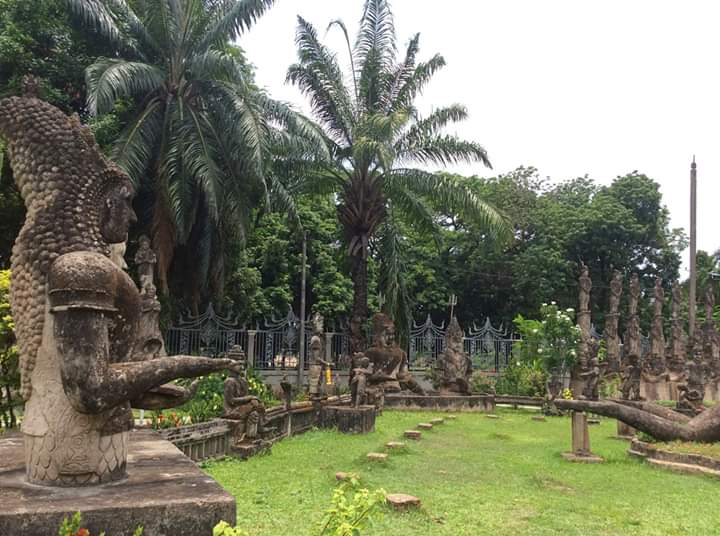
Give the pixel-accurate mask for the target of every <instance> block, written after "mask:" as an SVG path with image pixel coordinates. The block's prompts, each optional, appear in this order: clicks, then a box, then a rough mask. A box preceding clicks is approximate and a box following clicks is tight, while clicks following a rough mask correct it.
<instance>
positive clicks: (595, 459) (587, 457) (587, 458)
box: [562, 452, 605, 463]
mask: <svg viewBox="0 0 720 536" xmlns="http://www.w3.org/2000/svg"><path fill="white" fill-rule="evenodd" d="M562 457H563V458H565V459H566V460H567V461H569V462H575V463H603V462H604V461H605V460H604V459H603V458H602V456H598V455H596V454H592V453H590V454H576V453H574V452H563V453H562Z"/></svg>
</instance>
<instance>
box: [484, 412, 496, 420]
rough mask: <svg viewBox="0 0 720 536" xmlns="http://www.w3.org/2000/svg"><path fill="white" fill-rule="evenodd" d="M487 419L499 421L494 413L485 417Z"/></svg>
mask: <svg viewBox="0 0 720 536" xmlns="http://www.w3.org/2000/svg"><path fill="white" fill-rule="evenodd" d="M485 417H487V418H488V419H499V418H500V415H495V414H494V413H490V414H488V415H485Z"/></svg>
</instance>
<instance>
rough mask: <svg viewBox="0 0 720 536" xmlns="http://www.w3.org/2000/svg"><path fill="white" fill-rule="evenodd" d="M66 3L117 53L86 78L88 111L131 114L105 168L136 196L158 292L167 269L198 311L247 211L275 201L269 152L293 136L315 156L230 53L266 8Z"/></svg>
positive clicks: (298, 123) (229, 0)
mask: <svg viewBox="0 0 720 536" xmlns="http://www.w3.org/2000/svg"><path fill="white" fill-rule="evenodd" d="M64 1H65V3H66V4H67V6H68V7H69V9H70V11H71V13H72V14H73V16H74V17H75V18H76V19H79V20H80V21H81V22H82V24H83V25H84V27H85V28H92V29H93V30H94V31H95V32H97V34H98V35H99V36H101V37H102V38H103V39H105V41H106V42H108V43H111V44H112V45H113V47H114V48H115V51H116V53H115V55H113V56H109V57H105V58H99V59H98V60H97V61H95V62H94V63H93V64H92V65H90V66H89V67H88V69H87V72H86V78H87V85H88V98H87V103H88V108H89V111H90V113H91V114H93V115H102V114H105V113H109V112H112V111H113V110H115V109H116V106H117V105H118V103H125V102H130V103H131V109H132V110H133V112H134V114H133V116H132V117H131V118H130V119H129V121H128V123H127V126H126V127H125V128H124V129H123V131H122V132H121V134H120V137H119V139H118V140H117V141H116V142H115V143H114V144H113V147H112V151H111V156H112V158H113V159H114V160H115V161H116V162H117V163H118V164H119V165H120V166H121V167H123V168H124V169H125V170H126V171H127V172H128V173H129V174H130V176H131V177H132V179H133V180H134V181H135V182H136V184H137V185H138V186H139V188H140V192H141V194H142V195H141V198H140V202H139V205H140V206H139V213H140V214H141V215H143V216H145V217H144V218H143V223H144V225H145V227H146V228H147V229H149V231H150V234H151V235H152V242H153V248H154V250H155V251H156V253H157V256H158V264H157V269H158V278H159V286H160V288H161V289H162V290H163V291H165V292H167V290H168V278H169V273H170V270H171V267H173V268H174V270H175V272H176V273H177V274H178V280H179V281H180V284H179V285H178V290H183V291H186V292H187V294H189V298H190V301H191V303H192V305H193V308H195V309H197V307H198V305H199V303H200V301H201V299H202V293H203V292H212V291H213V290H214V291H218V290H220V289H221V286H222V285H221V283H222V281H223V279H224V269H225V266H226V261H227V259H226V258H225V256H224V253H225V251H226V248H225V247H224V246H225V244H227V243H229V242H234V241H240V242H241V241H242V240H243V237H244V236H245V234H246V231H247V228H248V223H249V221H250V218H251V217H252V211H253V208H254V207H256V206H257V205H258V204H259V203H260V202H262V201H263V199H264V198H265V196H266V195H267V194H268V192H273V191H275V190H276V188H275V187H274V186H273V184H272V176H271V175H266V174H265V169H266V167H267V165H268V159H269V157H270V156H271V155H272V152H271V151H272V150H273V149H275V148H276V147H277V146H280V147H281V148H283V149H284V150H287V148H288V147H292V146H293V144H294V140H293V136H294V135H296V134H297V135H301V136H304V137H306V138H307V139H309V140H313V141H314V146H316V147H321V148H324V144H323V141H322V138H321V137H319V136H318V135H317V133H316V130H315V128H314V127H313V126H312V125H311V124H310V123H309V122H307V121H306V120H304V119H303V118H302V117H301V116H300V115H298V114H296V113H294V112H293V111H292V110H291V109H290V108H288V107H287V106H286V105H284V104H282V103H280V102H277V101H273V100H271V99H269V98H268V97H267V96H266V95H265V94H264V93H263V92H262V91H261V90H260V89H259V88H258V87H257V86H256V85H255V83H254V80H253V72H252V68H251V66H250V64H249V63H248V62H247V60H246V58H245V56H244V53H243V51H242V50H241V49H240V48H239V47H237V46H234V45H231V44H229V43H231V42H233V41H234V40H236V39H237V38H238V37H239V36H240V35H241V34H243V33H244V32H245V31H247V30H248V29H249V28H250V27H251V26H252V24H253V23H254V22H255V21H256V20H257V18H258V17H260V16H261V15H262V14H263V13H264V12H265V11H267V9H269V8H270V7H271V6H272V4H273V0H225V1H216V2H203V1H202V0H159V1H157V2H144V1H137V2H133V3H132V5H131V4H130V3H128V2H125V1H123V0H90V1H88V0H64ZM279 127H282V128H284V129H285V130H282V131H280V130H278V128H279ZM307 145H308V146H309V145H310V144H307ZM305 148H306V147H305ZM175 257H179V259H177V262H176V263H174V264H173V260H174V258H175Z"/></svg>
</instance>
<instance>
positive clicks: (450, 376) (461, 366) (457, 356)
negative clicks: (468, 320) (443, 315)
mask: <svg viewBox="0 0 720 536" xmlns="http://www.w3.org/2000/svg"><path fill="white" fill-rule="evenodd" d="M464 336H465V334H464V333H463V330H462V328H461V327H460V324H459V323H458V321H457V318H456V317H454V316H453V317H452V320H450V325H449V326H448V328H447V332H446V333H445V351H444V352H443V353H442V356H441V358H440V360H439V363H438V364H439V369H440V371H439V372H440V379H439V382H438V383H439V385H438V387H439V390H440V393H441V394H461V395H469V394H470V377H471V376H472V361H471V360H470V356H469V355H468V354H467V353H466V352H465V350H464V348H463V338H464Z"/></svg>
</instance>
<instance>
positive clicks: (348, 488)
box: [312, 476, 385, 536]
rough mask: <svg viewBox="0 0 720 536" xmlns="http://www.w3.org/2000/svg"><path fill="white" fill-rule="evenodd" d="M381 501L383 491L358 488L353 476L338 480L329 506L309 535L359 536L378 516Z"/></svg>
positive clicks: (383, 502) (382, 503) (358, 485)
mask: <svg viewBox="0 0 720 536" xmlns="http://www.w3.org/2000/svg"><path fill="white" fill-rule="evenodd" d="M384 504H385V491H384V490H382V489H378V490H375V491H372V492H371V491H370V490H368V489H366V488H361V487H360V484H359V482H358V480H357V478H355V477H354V476H351V477H350V479H349V480H346V481H345V482H343V483H341V484H340V485H338V486H337V487H336V488H335V491H334V492H333V496H332V501H331V506H330V508H328V509H327V510H326V511H325V516H324V518H323V520H322V521H321V522H320V523H318V525H317V527H316V528H315V530H314V531H313V532H312V534H313V536H360V534H361V533H362V529H363V528H364V527H365V526H366V525H367V524H368V523H369V522H370V521H371V520H372V519H373V517H377V516H378V515H380V507H381V506H382V505H384Z"/></svg>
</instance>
